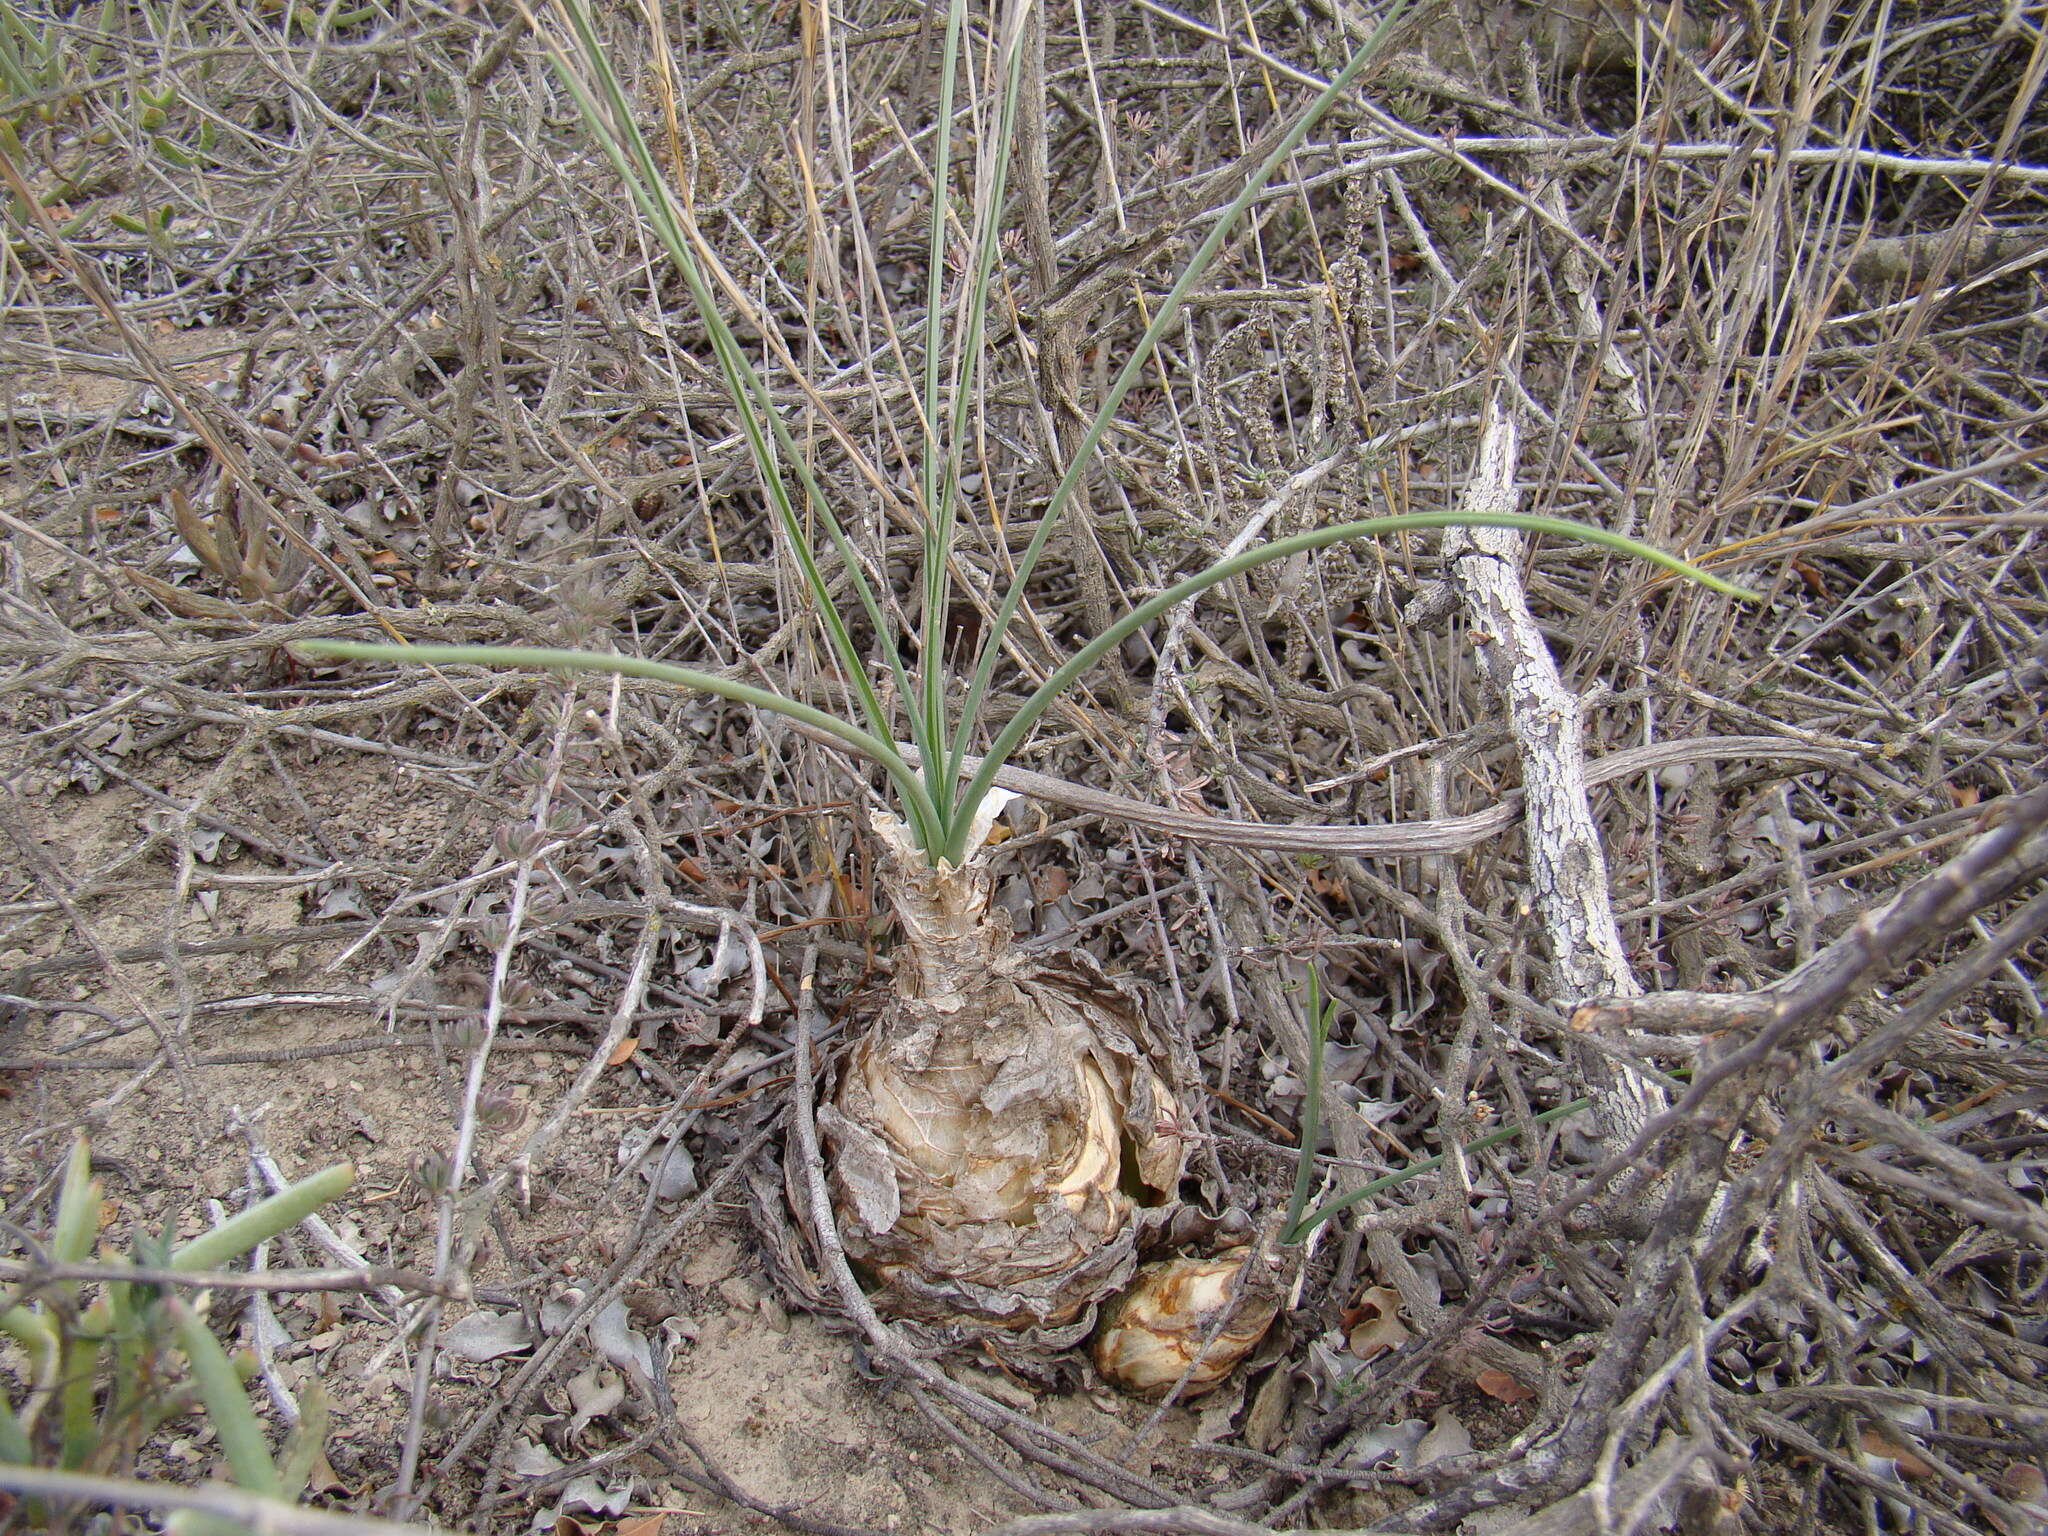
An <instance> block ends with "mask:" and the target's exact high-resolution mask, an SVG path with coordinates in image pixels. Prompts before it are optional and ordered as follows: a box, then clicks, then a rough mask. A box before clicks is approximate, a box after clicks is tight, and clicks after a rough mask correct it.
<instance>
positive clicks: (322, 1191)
mask: <svg viewBox="0 0 2048 1536" xmlns="http://www.w3.org/2000/svg"><path fill="white" fill-rule="evenodd" d="M355 1177H356V1169H355V1164H353V1163H337V1164H335V1166H334V1167H332V1168H324V1169H322V1170H321V1171H320V1172H318V1173H316V1174H314V1175H313V1176H312V1177H310V1178H305V1179H301V1180H299V1182H298V1183H296V1184H294V1185H292V1186H291V1187H290V1188H289V1189H281V1190H279V1191H278V1192H277V1193H276V1194H274V1195H272V1196H271V1197H270V1198H269V1199H268V1200H265V1201H263V1202H262V1203H261V1204H258V1205H253V1206H251V1207H250V1208H249V1209H248V1210H246V1211H244V1212H242V1213H241V1214H240V1215H239V1216H231V1217H229V1218H228V1219H227V1220H226V1221H224V1222H222V1223H221V1224H220V1225H219V1226H217V1227H215V1228H213V1229H212V1230H211V1231H208V1232H202V1233H200V1234H199V1236H197V1237H195V1238H193V1239H192V1241H190V1242H189V1243H186V1244H184V1245H183V1246H182V1247H179V1248H176V1249H174V1250H172V1252H171V1255H170V1268H172V1269H195V1270H197V1269H219V1268H220V1267H221V1266H222V1265H223V1264H226V1263H228V1262H229V1261H231V1260H234V1259H238V1258H240V1257H241V1256H242V1255H243V1254H245V1253H247V1252H248V1251H249V1250H250V1249H251V1248H254V1247H255V1246H256V1245H257V1244H258V1243H260V1242H263V1241H265V1240H266V1239H268V1238H273V1237H275V1236H277V1234H278V1233H280V1232H283V1231H286V1230H288V1229H289V1228H292V1227H295V1226H297V1225H298V1224H299V1223H300V1222H302V1221H304V1220H305V1219H306V1218H307V1217H308V1216H310V1215H312V1214H313V1212H315V1211H317V1210H318V1209H320V1207H321V1206H323V1205H325V1204H326V1203H327V1202H328V1201H330V1200H332V1199H334V1198H336V1197H337V1196H339V1195H341V1194H343V1193H345V1192H346V1191H347V1189H348V1187H349V1185H351V1184H353V1183H354V1182H355Z"/></svg>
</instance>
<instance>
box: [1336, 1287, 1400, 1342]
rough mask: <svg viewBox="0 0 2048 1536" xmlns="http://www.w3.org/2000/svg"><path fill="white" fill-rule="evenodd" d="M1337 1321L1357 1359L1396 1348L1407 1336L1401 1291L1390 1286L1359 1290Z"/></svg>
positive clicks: (1345, 1340)
mask: <svg viewBox="0 0 2048 1536" xmlns="http://www.w3.org/2000/svg"><path fill="white" fill-rule="evenodd" d="M1338 1323H1339V1325H1340V1326H1341V1327H1342V1328H1343V1329H1344V1344H1345V1347H1346V1348H1347V1349H1349V1350H1350V1351H1351V1353H1352V1354H1354V1355H1356V1356H1357V1357H1358V1358H1359V1359H1361V1360H1370V1359H1372V1358H1373V1357H1374V1356H1376V1355H1382V1354H1385V1353H1386V1352H1387V1351H1388V1350H1390V1349H1398V1348H1400V1347H1401V1346H1402V1345H1403V1344H1405V1343H1407V1342H1408V1340H1409V1338H1410V1337H1411V1335H1410V1334H1409V1332H1408V1325H1407V1324H1406V1323H1404V1322H1402V1321H1401V1293H1400V1292H1399V1291H1397V1290H1395V1289H1394V1288H1393V1287H1392V1286H1386V1285H1376V1286H1373V1287H1372V1288H1371V1289H1370V1290H1367V1291H1364V1292H1362V1293H1360V1295H1359V1298H1358V1300H1357V1301H1355V1302H1353V1303H1352V1304H1351V1305H1350V1306H1348V1307H1346V1308H1345V1309H1344V1312H1343V1314H1342V1316H1341V1317H1339V1318H1338Z"/></svg>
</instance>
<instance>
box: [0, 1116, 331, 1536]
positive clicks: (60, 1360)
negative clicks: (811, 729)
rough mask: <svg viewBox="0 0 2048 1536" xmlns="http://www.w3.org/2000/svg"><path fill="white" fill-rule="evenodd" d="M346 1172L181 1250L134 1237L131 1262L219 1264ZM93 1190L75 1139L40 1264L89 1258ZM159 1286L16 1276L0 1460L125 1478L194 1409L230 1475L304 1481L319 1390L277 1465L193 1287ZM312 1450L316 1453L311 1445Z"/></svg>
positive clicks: (273, 1493) (46, 1518) (239, 1479)
mask: <svg viewBox="0 0 2048 1536" xmlns="http://www.w3.org/2000/svg"><path fill="white" fill-rule="evenodd" d="M354 1177H355V1170H354V1169H353V1168H352V1167H350V1166H349V1165H348V1164H346V1163H344V1164H341V1165H339V1166H337V1167H333V1168H329V1169H326V1170H325V1171H323V1172H321V1173H316V1174H314V1175H313V1176H312V1177H310V1178H307V1179H302V1180H301V1181H300V1182H299V1183H297V1184H294V1185H292V1186H291V1187H290V1188H288V1189H285V1190H282V1191H280V1192H279V1193H277V1194H275V1195H272V1196H271V1197H270V1198H269V1199H267V1200H264V1201H261V1202H259V1203H258V1204H256V1205H254V1206H252V1207H250V1208H249V1209H248V1210H246V1211H244V1212H242V1213H241V1214H240V1215H238V1216H234V1217H231V1218H230V1219H228V1220H227V1221H224V1222H222V1223H220V1224H219V1225H218V1226H215V1227H213V1228H211V1229H210V1230H208V1231H206V1232H202V1233H201V1234H200V1235H199V1236H197V1237H195V1238H193V1239H191V1240H190V1241H189V1242H186V1243H183V1244H180V1245H176V1246H173V1245H172V1243H171V1242H170V1240H169V1239H168V1238H165V1237H159V1236H155V1235H152V1234H149V1233H138V1234H136V1237H135V1242H134V1249H133V1258H134V1262H135V1265H136V1266H137V1267H138V1268H144V1269H174V1270H187V1271H191V1272H194V1273H199V1272H203V1271H210V1270H216V1269H219V1268H221V1267H222V1266H224V1265H226V1264H229V1263H232V1262H234V1261H236V1260H238V1259H240V1258H241V1257H243V1256H244V1255H245V1254H247V1253H248V1252H249V1251H250V1250H251V1249H253V1248H255V1247H256V1245H257V1244H259V1243H262V1242H265V1241H267V1240H269V1239H270V1238H273V1237H275V1236H277V1234H278V1233H280V1232H283V1231H286V1230H288V1229H289V1228H291V1227H294V1226H296V1225H297V1224H298V1223H299V1222H300V1221H302V1220H304V1219H305V1217H307V1216H308V1215H310V1214H312V1212H314V1211H315V1210H317V1209H318V1208H319V1207H320V1206H322V1205H324V1204H326V1203H327V1202H328V1201H329V1200H332V1199H334V1198H335V1197H336V1196H338V1195H340V1194H341V1193H343V1192H344V1191H345V1190H346V1189H347V1188H348V1187H349V1185H350V1183H351V1182H352V1181H353V1180H354ZM101 1193H102V1192H101V1188H100V1183H99V1181H98V1180H97V1179H95V1178H94V1177H93V1176H92V1150H91V1147H90V1145H89V1144H88V1143H87V1141H86V1140H85V1138H84V1137H80V1138H79V1139H78V1140H77V1141H75V1142H74V1143H73V1144H72V1147H71V1152H70V1155H69V1156H68V1157H67V1159H66V1161H65V1167H64V1177H63V1179H62V1181H61V1183H60V1185H59V1188H58V1194H57V1209H56V1214H55V1218H54V1220H53V1222H52V1224H51V1230H50V1233H49V1235H48V1237H47V1238H46V1239H45V1240H44V1242H43V1243H42V1245H41V1252H42V1253H43V1254H45V1255H47V1258H48V1260H49V1261H50V1262H51V1263H53V1264H55V1265H60V1266H61V1265H79V1264H85V1263H88V1262H89V1261H90V1260H91V1259H92V1257H93V1249H94V1245H95V1243H96V1241H97V1239H98V1236H99V1224H100V1211H101ZM95 1289H96V1290H97V1293H98V1294H97V1295H93V1294H92V1292H93V1290H95ZM170 1290H171V1288H169V1287H167V1286H162V1285H155V1284H143V1283H139V1282H134V1281H128V1280H120V1279H109V1280H103V1281H98V1282H93V1283H92V1284H90V1285H89V1284H87V1283H86V1282H83V1281H79V1280H67V1279H61V1278H50V1279H43V1280H39V1279H37V1278H35V1276H34V1273H33V1270H32V1269H31V1272H30V1276H29V1278H28V1279H27V1280H25V1281H22V1282H19V1283H17V1285H16V1286H15V1287H14V1288H13V1289H12V1290H11V1291H9V1292H8V1293H6V1294H4V1295H0V1332H4V1333H5V1334H7V1335H8V1337H10V1338H12V1339H13V1340H14V1341H15V1343H17V1344H18V1345H20V1346H21V1348H22V1351H23V1353H24V1355H25V1356H26V1360H27V1373H26V1374H27V1380H26V1381H25V1382H24V1383H23V1386H24V1388H25V1390H24V1391H23V1393H22V1395H21V1398H20V1400H19V1401H18V1402H17V1401H15V1400H14V1398H13V1396H12V1395H11V1394H8V1395H0V1461H6V1462H12V1463H15V1464H17V1465H44V1466H55V1467H60V1468H62V1469H64V1470H66V1471H75V1472H85V1473H91V1474H96V1475H113V1474H127V1473H130V1472H132V1470H133V1467H134V1462H135V1458H136V1456H137V1454H138V1453H139V1452H140V1450H141V1447H142V1445H143V1444H144V1442H145V1441H147V1440H148V1438H149V1437H150V1436H151V1435H152V1434H154V1433H155V1432H156V1430H157V1429H158V1428H159V1427H160V1426H161V1425H163V1424H165V1423H167V1422H169V1421H170V1420H172V1419H174V1418H176V1417H178V1416H179V1415H181V1414H184V1413H186V1412H189V1411H191V1410H193V1409H195V1408H197V1409H199V1410H201V1411H203V1412H204V1413H205V1415H206V1417H207V1420H208V1422H210V1423H211V1424H212V1426H213V1429H214V1433H215V1435H216V1436H217V1437H218V1438H219V1441H220V1445H221V1451H222V1454H223V1456H224V1457H225V1459H226V1461H227V1465H228V1473H229V1476H230V1477H231V1478H232V1479H233V1480H234V1481H235V1482H236V1483H237V1484H239V1485H240V1486H242V1487H243V1488H246V1489H248V1490H249V1491H251V1492H252V1493H258V1494H262V1495H265V1496H266V1497H271V1498H283V1497H290V1496H294V1495H296V1493H297V1492H299V1491H300V1490H301V1489H303V1487H304V1483H305V1477H304V1472H303V1469H302V1464H303V1466H310V1465H311V1462H310V1455H311V1452H309V1451H308V1449H307V1441H308V1439H309V1437H312V1436H314V1435H316V1434H318V1433H321V1432H322V1431H321V1428H320V1426H324V1424H325V1421H326V1415H325V1406H324V1399H318V1398H317V1397H316V1398H314V1399H313V1400H312V1401H311V1402H310V1403H309V1405H308V1407H307V1408H306V1410H305V1415H304V1420H303V1422H302V1424H301V1427H300V1431H299V1433H298V1435H297V1436H295V1437H294V1439H293V1441H292V1442H291V1443H290V1444H289V1445H288V1446H287V1448H286V1452H285V1462H284V1465H283V1468H282V1469H280V1465H279V1463H278V1462H277V1461H276V1460H275V1459H273V1457H272V1456H271V1453H270V1449H269V1443H268V1440H267V1438H266V1436H265V1434H264V1430H263V1424H262V1421H261V1420H259V1419H258V1418H257V1416H256V1411H255V1409H254V1408H252V1407H251V1406H250V1403H249V1394H248V1391H247V1388H246V1387H245V1386H244V1385H243V1379H244V1378H243V1375H242V1371H241V1369H240V1367H239V1366H238V1365H237V1363H236V1361H235V1359H234V1358H233V1357H231V1356H230V1355H229V1353H228V1351H227V1350H226V1349H225V1348H224V1347H223V1346H222V1344H221V1343H220V1341H219V1340H218V1339H217V1338H215V1337H214V1334H213V1331H212V1329H211V1328H210V1327H209V1326H208V1324H207V1321H206V1306H205V1298H204V1293H201V1294H200V1295H199V1296H187V1295H174V1294H171V1293H170ZM179 1358H182V1360H183V1362H184V1366H183V1369H182V1371H181V1370H180V1369H179V1368H178V1366H177V1363H176V1362H177V1360H178V1359H179ZM313 1449H314V1450H315V1451H317V1449H318V1441H317V1440H314V1441H313ZM27 1502H28V1504H29V1506H30V1508H29V1510H28V1513H29V1515H30V1517H31V1522H32V1524H33V1525H34V1528H35V1529H38V1530H54V1529H59V1528H60V1526H59V1525H58V1524H57V1522H58V1520H59V1517H60V1512H59V1511H58V1510H57V1509H55V1508H39V1507H36V1501H35V1500H33V1499H30V1500H28V1501H27ZM180 1528H181V1529H183V1530H186V1531H189V1532H191V1533H193V1536H198V1533H201V1532H210V1531H214V1530H219V1529H221V1528H222V1527H221V1525H220V1523H219V1522H213V1523H211V1524H209V1523H208V1522H206V1521H205V1520H203V1519H185V1520H184V1521H183V1522H182V1525H181V1526H180Z"/></svg>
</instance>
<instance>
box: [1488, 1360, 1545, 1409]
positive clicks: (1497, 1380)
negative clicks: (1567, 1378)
mask: <svg viewBox="0 0 2048 1536" xmlns="http://www.w3.org/2000/svg"><path fill="white" fill-rule="evenodd" d="M1472 1385H1473V1386H1475V1387H1477V1388H1478V1389H1479V1390H1480V1391H1482V1392H1484V1393H1485V1394H1486V1395H1487V1396H1488V1397H1490V1398H1493V1399H1494V1400H1495V1401H1496V1402H1502V1403H1526V1402H1527V1401H1529V1399H1530V1398H1532V1397H1534V1396H1535V1395H1536V1392H1535V1389H1534V1388H1532V1387H1529V1386H1526V1385H1524V1384H1523V1383H1522V1382H1520V1381H1517V1380H1516V1379H1515V1378H1514V1377H1512V1376H1510V1375H1509V1374H1508V1373H1507V1372H1506V1371H1497V1370H1493V1369H1491V1368H1488V1369H1487V1370H1483V1371H1481V1372H1480V1373H1479V1374H1478V1375H1477V1376H1474V1377H1473V1378H1472Z"/></svg>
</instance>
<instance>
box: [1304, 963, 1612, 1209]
mask: <svg viewBox="0 0 2048 1536" xmlns="http://www.w3.org/2000/svg"><path fill="white" fill-rule="evenodd" d="M1336 1013H1337V1006H1336V1004H1335V1003H1333V1002H1331V1001H1329V1000H1328V999H1327V998H1325V997H1324V996H1323V978H1322V973H1321V972H1320V971H1319V970H1317V969H1316V968H1315V967H1314V966H1310V967H1309V972H1308V1007H1307V1009H1306V1014H1307V1020H1306V1022H1307V1024H1308V1046H1309V1049H1308V1070H1307V1072H1306V1073H1305V1074H1304V1075H1305V1078H1306V1083H1305V1088H1306V1092H1305V1093H1304V1095H1303V1102H1302V1108H1301V1145H1300V1149H1299V1151H1297V1152H1296V1154H1295V1158H1294V1193H1293V1196H1292V1197H1291V1198H1290V1199H1289V1200H1288V1202H1287V1219H1286V1221H1285V1223H1284V1224H1283V1225H1282V1226H1281V1229H1280V1240H1281V1241H1282V1242H1285V1243H1299V1242H1304V1241H1306V1240H1307V1238H1308V1235H1309V1234H1310V1233H1311V1232H1313V1231H1315V1229H1316V1228H1317V1227H1320V1226H1321V1225H1322V1224H1323V1223H1324V1222H1326V1221H1328V1220H1329V1219H1330V1218H1331V1217H1332V1216H1337V1215H1340V1214H1342V1213H1343V1212H1345V1211H1348V1210H1350V1209H1351V1207H1352V1206H1354V1205H1357V1204H1358V1203H1359V1202H1360V1201H1363V1200H1370V1199H1371V1198H1372V1197H1373V1196H1374V1195H1378V1194H1384V1193H1385V1192H1386V1191H1388V1190H1390V1189H1395V1188H1398V1187H1399V1186H1400V1185H1403V1184H1406V1183H1407V1182H1408V1181H1409V1180H1410V1179H1419V1178H1421V1177H1422V1176H1423V1175H1424V1174H1427V1173H1435V1172H1436V1171H1437V1170H1438V1169H1439V1168H1441V1167H1443V1165H1444V1154H1443V1153H1441V1152H1439V1153H1438V1154H1437V1155H1436V1156H1435V1157H1425V1158H1423V1159H1422V1160H1421V1161H1420V1162H1414V1163H1410V1164H1409V1165H1408V1166H1407V1167H1406V1168H1397V1169H1396V1170H1395V1171H1394V1172H1392V1173H1384V1174H1381V1175H1380V1176H1379V1177H1378V1178H1376V1179H1372V1180H1369V1181H1367V1182H1366V1183H1364V1184H1361V1185H1360V1186H1359V1187H1358V1188H1357V1189H1354V1190H1351V1191H1349V1192H1348V1193H1345V1194H1342V1195H1339V1196H1338V1197H1337V1198H1336V1199H1334V1200H1327V1201H1325V1202H1324V1203H1323V1204H1321V1205H1319V1206H1317V1207H1316V1208H1315V1209H1314V1210H1312V1211H1311V1210H1310V1209H1309V1208H1308V1202H1309V1195H1310V1191H1311V1190H1313V1188H1314V1187H1315V1162H1316V1148H1317V1146H1318V1145H1319V1144H1320V1142H1321V1141H1322V1135H1323V1052H1324V1050H1325V1048H1326V1047H1327V1046H1328V1045H1329V1042H1330V1023H1331V1021H1332V1020H1333V1019H1334V1018H1335V1017H1336ZM1592 1103H1593V1101H1592V1100H1591V1099H1571V1100H1568V1101H1566V1102H1565V1103H1563V1104H1559V1105H1556V1106H1554V1107H1552V1108H1550V1109H1546V1110H1544V1111H1543V1113H1541V1114H1540V1115H1536V1116H1534V1117H1532V1118H1531V1120H1530V1122H1529V1124H1530V1125H1531V1126H1532V1127H1533V1126H1538V1125H1548V1124H1550V1123H1551V1122H1552V1121H1553V1120H1562V1119H1564V1118H1566V1117H1567V1116H1569V1115H1576V1114H1577V1113H1578V1112H1579V1111H1580V1110H1582V1109H1586V1108H1589V1107H1590V1106H1591V1105H1592ZM1521 1134H1522V1128H1521V1127H1520V1126H1513V1125H1504V1126H1502V1127H1500V1128H1499V1129H1498V1130H1492V1131H1488V1132H1487V1133H1486V1134H1485V1135H1484V1136H1479V1137H1475V1138H1474V1139H1473V1140H1471V1141H1468V1142H1466V1143H1465V1145H1464V1148H1463V1151H1464V1152H1465V1153H1466V1154H1467V1155H1470V1154H1471V1153H1474V1152H1484V1151H1486V1150H1488V1149H1489V1148H1492V1147H1498V1146H1502V1145H1504V1144H1505V1143H1507V1142H1510V1141H1513V1140H1514V1139H1515V1138H1516V1137H1517V1136H1519V1135H1521Z"/></svg>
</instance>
